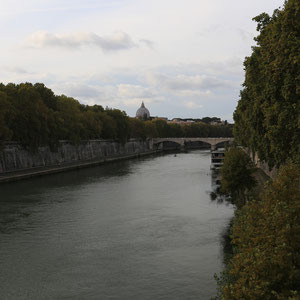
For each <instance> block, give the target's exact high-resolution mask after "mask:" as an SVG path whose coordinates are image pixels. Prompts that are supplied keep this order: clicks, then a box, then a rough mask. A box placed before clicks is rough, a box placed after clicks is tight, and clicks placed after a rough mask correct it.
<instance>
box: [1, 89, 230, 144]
mask: <svg viewBox="0 0 300 300" xmlns="http://www.w3.org/2000/svg"><path fill="white" fill-rule="evenodd" d="M184 136H187V137H218V136H220V137H227V136H232V127H231V126H230V125H218V126H213V125H209V124H205V123H203V122H195V123H193V124H192V125H186V126H185V125H179V124H169V123H167V122H166V121H164V120H153V121H146V122H144V121H141V120H138V119H135V118H129V117H128V116H127V115H126V113H125V112H124V111H120V110H119V109H111V108H106V109H104V108H103V107H102V106H100V105H93V106H89V105H83V104H80V103H79V102H78V101H77V100H76V99H74V98H71V97H67V96H65V95H60V96H57V95H54V93H53V91H52V90H51V89H49V88H47V87H46V86H45V85H44V84H41V83H36V84H34V85H33V84H31V83H22V84H18V85H16V84H12V83H10V84H7V85H4V84H0V143H1V142H4V141H18V142H21V143H22V144H23V145H24V146H26V147H29V148H31V149H36V148H37V147H38V146H42V145H50V146H51V147H55V146H56V145H57V144H58V141H59V140H70V141H72V142H73V143H79V142H80V141H82V140H89V139H114V140H118V141H120V142H123V143H124V142H126V141H127V140H128V139H129V138H141V139H146V138H148V137H150V138H151V137H184Z"/></svg>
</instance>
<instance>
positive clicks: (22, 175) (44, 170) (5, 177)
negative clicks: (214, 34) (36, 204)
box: [0, 150, 162, 184]
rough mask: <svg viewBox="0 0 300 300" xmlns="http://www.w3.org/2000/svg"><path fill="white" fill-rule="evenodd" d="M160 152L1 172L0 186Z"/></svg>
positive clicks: (152, 151)
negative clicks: (5, 183)
mask: <svg viewBox="0 0 300 300" xmlns="http://www.w3.org/2000/svg"><path fill="white" fill-rule="evenodd" d="M160 152H162V150H151V151H147V152H141V153H137V154H129V155H117V156H114V157H104V158H101V159H93V160H85V161H76V162H68V163H64V164H60V165H56V166H44V167H35V168H30V169H23V170H17V171H10V172H3V173H1V174H0V184H1V183H4V182H12V181H18V180H23V179H28V178H32V177H39V176H44V175H49V174H54V173H60V172H66V171H72V170H77V169H83V168H88V167H92V166H98V165H101V164H105V163H109V162H114V161H119V160H125V159H134V158H138V157H141V156H146V155H152V154H156V153H160Z"/></svg>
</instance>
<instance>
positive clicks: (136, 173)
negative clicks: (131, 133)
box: [0, 150, 233, 300]
mask: <svg viewBox="0 0 300 300" xmlns="http://www.w3.org/2000/svg"><path fill="white" fill-rule="evenodd" d="M211 190H212V176H211V171H210V153H209V152H208V151H203V150H197V151H192V152H189V153H178V154H177V155H176V156H175V155H174V154H164V155H160V156H149V157H144V158H140V159H135V160H128V161H121V162H114V163H110V164H106V165H102V166H98V167H93V168H89V169H81V170H79V171H72V172H66V173H60V174H54V175H49V176H44V177H40V178H34V179H28V180H24V181H20V182H15V183H7V184H2V185H0V299H142V300H143V299H151V300H152V299H153V300H156V299H172V300H176V299H178V300H179V299H180V300H184V299H189V300H190V299H200V300H201V299H210V297H212V296H214V295H215V294H216V282H215V280H214V278H213V275H214V273H218V272H220V271H221V270H222V267H223V265H222V258H223V254H222V245H221V234H222V232H223V230H224V229H225V227H226V225H227V223H228V221H229V219H230V218H231V217H232V215H233V209H232V207H231V206H228V205H225V204H218V203H215V202H212V201H211V200H210V195H209V194H210V191H211Z"/></svg>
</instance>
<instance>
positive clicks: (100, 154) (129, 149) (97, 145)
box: [0, 139, 153, 173]
mask: <svg viewBox="0 0 300 300" xmlns="http://www.w3.org/2000/svg"><path fill="white" fill-rule="evenodd" d="M152 146H153V145H152V141H150V140H146V141H142V140H137V139H131V140H129V141H128V142H127V143H125V144H121V143H118V142H116V141H112V140H90V141H86V142H83V143H81V144H79V145H73V144H71V143H70V142H68V141H60V145H59V147H58V148H57V151H56V152H53V151H51V150H50V148H49V147H48V146H47V147H39V148H38V149H37V151H36V152H30V151H29V150H26V149H24V148H23V147H22V146H21V145H20V144H18V143H15V142H11V143H6V144H5V145H4V147H3V149H2V150H1V151H0V173H4V172H9V171H17V170H23V169H30V168H35V167H43V166H55V165H56V166H57V165H62V164H64V163H70V162H76V161H78V162H81V161H88V160H95V159H101V158H109V157H117V156H124V155H130V154H139V153H145V152H149V151H151V150H152Z"/></svg>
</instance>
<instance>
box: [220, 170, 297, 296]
mask: <svg viewBox="0 0 300 300" xmlns="http://www.w3.org/2000/svg"><path fill="white" fill-rule="evenodd" d="M232 244H233V249H234V256H233V258H232V259H231V260H230V262H229V263H228V265H227V269H226V270H225V271H224V273H223V274H222V276H221V279H219V285H220V290H221V295H220V296H219V299H228V300H229V299H230V300H234V299H266V300H268V299H299V296H300V284H299V282H300V166H299V165H298V166H297V165H294V164H288V165H286V166H285V167H282V168H281V170H280V174H279V175H278V177H277V178H276V179H275V180H274V182H272V183H271V184H270V185H269V186H268V188H267V189H266V190H265V191H264V193H263V194H262V195H261V198H260V200H256V201H250V202H248V203H246V205H245V206H244V207H243V208H242V209H240V210H238V211H237V212H236V216H235V219H234V222H233V229H232Z"/></svg>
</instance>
